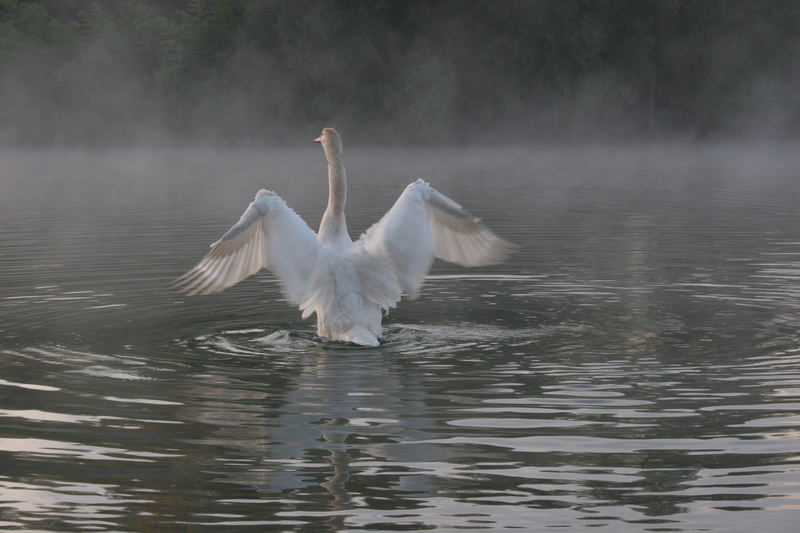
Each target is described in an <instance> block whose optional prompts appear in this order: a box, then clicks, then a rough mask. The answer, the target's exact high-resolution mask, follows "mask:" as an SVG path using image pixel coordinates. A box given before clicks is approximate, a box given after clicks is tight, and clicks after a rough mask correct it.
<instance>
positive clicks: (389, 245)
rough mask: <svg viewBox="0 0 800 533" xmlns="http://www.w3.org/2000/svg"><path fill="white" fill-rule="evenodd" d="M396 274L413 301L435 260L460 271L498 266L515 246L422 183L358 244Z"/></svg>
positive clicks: (407, 192)
mask: <svg viewBox="0 0 800 533" xmlns="http://www.w3.org/2000/svg"><path fill="white" fill-rule="evenodd" d="M359 243H361V244H362V245H363V247H364V249H365V250H366V251H367V252H368V253H369V254H370V255H372V256H374V257H377V258H379V259H381V260H383V261H385V262H387V263H388V264H389V265H391V267H392V268H393V269H394V271H395V274H396V275H397V277H398V280H399V281H400V284H401V286H402V287H403V289H404V290H405V291H406V292H408V293H409V294H410V296H411V297H412V298H413V297H414V296H416V294H417V293H418V291H419V288H420V286H421V285H422V282H423V280H424V278H425V275H426V274H427V273H428V270H430V267H431V263H433V259H434V257H438V258H440V259H444V260H445V261H450V262H451V263H457V264H459V265H463V266H481V265H491V264H494V263H499V262H500V261H502V260H503V259H505V257H506V256H507V255H508V253H509V252H510V250H511V248H512V247H513V245H512V244H511V243H509V242H508V241H506V240H504V239H502V238H500V237H498V236H497V235H495V234H494V233H492V232H491V231H490V230H489V229H488V228H487V227H486V226H484V225H483V224H481V223H480V219H478V218H477V217H475V216H473V215H471V214H470V213H469V212H467V211H466V210H465V209H464V208H463V207H461V206H460V205H459V204H457V203H456V202H454V201H453V200H451V199H450V198H448V197H447V196H445V195H443V194H442V193H440V192H439V191H437V190H436V189H434V188H433V187H431V186H430V185H428V184H427V183H425V182H424V181H422V180H417V181H415V182H414V183H412V184H411V185H409V186H408V187H406V190H405V191H403V194H401V195H400V198H398V200H397V202H395V204H394V205H393V206H392V208H391V209H390V210H389V212H388V213H386V215H384V217H383V218H382V219H381V220H380V221H379V222H378V223H377V224H375V225H374V226H372V227H371V228H369V229H368V230H367V232H366V233H364V235H362V236H361V238H360V239H359Z"/></svg>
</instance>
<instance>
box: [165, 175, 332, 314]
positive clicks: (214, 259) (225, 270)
mask: <svg viewBox="0 0 800 533" xmlns="http://www.w3.org/2000/svg"><path fill="white" fill-rule="evenodd" d="M318 247H319V244H318V242H317V237H316V234H315V233H314V232H313V231H312V230H311V228H309V227H308V225H307V224H306V223H305V222H303V220H302V219H301V218H300V217H299V216H298V215H297V213H295V212H294V211H293V210H292V209H290V208H289V207H288V206H287V205H286V202H284V201H283V199H282V198H280V197H279V196H278V195H276V194H275V193H272V192H269V191H264V190H261V191H259V193H258V195H257V196H256V199H255V200H254V201H253V202H252V203H251V204H250V205H249V206H248V207H247V209H246V210H245V212H244V213H243V214H242V216H241V218H240V219H239V221H238V222H237V223H236V224H234V225H233V227H231V229H229V230H228V231H227V232H226V233H225V234H224V235H223V236H222V237H221V238H220V239H219V240H218V241H217V242H215V243H214V244H212V245H211V250H209V252H208V254H206V256H205V257H204V258H203V259H202V260H201V261H200V262H199V263H197V265H195V266H194V267H193V268H192V269H190V270H189V271H188V272H187V273H186V274H184V275H183V276H181V277H180V278H178V279H177V280H175V282H174V283H173V285H174V286H176V287H178V288H179V290H180V291H181V292H185V293H187V294H189V295H194V294H211V293H214V292H220V291H222V290H225V289H227V288H228V287H231V286H233V285H236V284H237V283H239V282H240V281H242V280H243V279H245V278H247V277H249V276H251V275H253V274H255V273H256V272H258V271H259V270H261V269H262V268H265V267H268V268H270V269H272V270H273V272H274V273H275V274H276V275H277V277H278V278H279V280H280V281H281V286H282V288H283V289H284V292H285V293H286V295H287V297H289V298H290V299H292V300H299V299H301V298H302V297H303V295H304V293H305V291H306V284H307V281H308V278H309V276H310V269H311V268H312V267H313V263H314V259H315V258H316V254H317V249H318ZM268 250H269V253H267V252H268Z"/></svg>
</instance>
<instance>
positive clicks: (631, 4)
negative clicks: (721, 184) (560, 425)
mask: <svg viewBox="0 0 800 533" xmlns="http://www.w3.org/2000/svg"><path fill="white" fill-rule="evenodd" d="M328 124H333V125H337V126H338V127H340V128H342V129H346V130H347V131H348V137H349V138H351V139H353V138H355V139H357V140H360V141H381V140H383V141H390V140H396V141H403V142H406V141H411V142H506V141H508V140H509V139H515V140H518V141H526V140H536V139H573V138H579V139H580V138H595V137H598V136H599V137H603V138H625V137H631V136H642V135H650V136H669V135H686V136H693V137H703V136H712V135H731V136H766V137H769V136H794V135H797V134H798V132H800V4H798V3H797V2H796V0H727V1H721V0H717V1H715V0H710V1H709V0H527V1H523V0H473V1H463V0H420V1H416V2H405V1H402V0H373V1H370V2H358V1H353V0H293V1H288V0H283V1H278V0H0V141H3V142H6V143H9V142H26V143H45V142H56V143H76V142H98V143H99V142H161V141H163V140H166V139H172V140H188V141H193V140H194V141H196V140H204V141H212V142H234V143H243V142H287V141H292V140H293V139H295V137H296V136H299V135H304V136H305V135H307V134H308V133H309V132H310V131H312V130H316V129H317V128H319V127H320V126H321V125H328Z"/></svg>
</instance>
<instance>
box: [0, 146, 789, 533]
mask: <svg viewBox="0 0 800 533" xmlns="http://www.w3.org/2000/svg"><path fill="white" fill-rule="evenodd" d="M309 144H311V143H309ZM346 157H347V164H348V175H349V178H350V189H349V192H350V198H349V201H348V222H349V224H350V229H351V233H352V234H353V236H357V235H358V233H359V232H360V231H363V230H364V229H366V228H367V227H368V226H369V225H370V224H371V223H372V222H374V221H375V220H377V218H378V217H379V216H380V215H381V214H382V213H383V212H384V211H385V210H386V209H387V208H388V207H389V206H390V205H391V203H392V202H393V201H394V199H395V198H396V196H397V195H398V194H399V193H400V191H402V189H403V187H404V186H405V185H406V184H407V183H408V182H409V181H410V180H411V178H413V177H418V176H419V177H423V178H425V179H428V180H430V181H431V182H432V183H433V184H434V185H435V186H437V187H438V188H439V189H440V190H441V191H442V192H444V193H446V194H449V195H450V196H452V197H453V198H455V199H457V200H458V201H459V202H461V203H463V204H464V205H465V206H466V207H467V208H469V209H470V210H471V211H473V212H474V213H475V214H476V215H479V216H481V217H482V218H483V219H484V220H485V221H486V223H487V224H488V225H489V226H490V227H492V228H493V229H494V230H495V231H497V232H498V233H499V234H501V235H503V236H504V237H506V238H508V239H510V240H512V241H514V242H515V243H517V244H518V245H519V246H520V248H519V250H518V251H517V253H516V254H515V255H514V256H513V257H512V258H511V260H510V261H508V262H507V263H504V264H502V265H497V266H493V267H486V268H481V269H462V268H459V267H455V266H452V265H447V264H443V263H439V264H437V265H436V266H435V268H434V270H433V272H432V273H431V276H430V278H429V279H428V280H427V282H426V285H425V287H424V289H423V293H422V296H421V297H420V299H418V300H416V301H410V302H403V303H401V305H400V307H398V308H397V309H395V310H393V311H392V312H391V313H389V315H388V316H387V317H386V319H385V322H384V323H385V325H386V332H385V339H384V343H383V345H382V346H381V347H379V348H376V349H364V348H354V347H348V346H342V345H337V344H331V343H326V342H323V341H321V340H320V339H317V338H315V336H314V330H313V324H312V323H311V322H309V321H303V320H301V319H300V317H299V312H297V311H296V310H295V309H292V308H291V307H290V306H288V305H287V304H286V303H285V302H284V301H283V300H282V298H281V296H280V291H279V290H278V287H277V285H276V283H275V281H274V279H273V278H271V277H270V276H269V275H267V274H262V275H257V276H254V277H253V278H251V279H248V280H246V281H245V282H243V283H242V284H240V285H239V286H237V287H234V288H232V289H230V290H228V291H225V292H223V293H221V294H218V295H213V296H208V297H195V298H187V297H184V296H181V295H178V294H176V293H174V292H171V291H169V289H168V288H167V283H168V282H169V281H170V280H172V279H174V278H175V277H176V276H177V275H179V274H180V273H181V272H183V271H184V270H185V269H186V268H188V267H189V266H191V265H192V264H193V263H194V262H195V261H196V260H197V259H198V258H199V257H201V256H202V254H203V253H205V251H206V250H207V245H208V243H210V242H212V241H214V240H215V239H216V238H217V237H218V236H219V235H220V234H221V233H222V232H223V231H225V230H226V229H227V228H228V227H229V226H230V225H231V224H232V223H233V222H235V220H236V219H237V217H238V216H239V214H240V213H241V211H242V210H243V209H244V207H245V206H246V204H247V202H249V201H250V199H251V198H252V196H253V194H254V193H255V191H257V190H258V189H259V188H261V187H269V188H272V189H274V190H275V191H277V192H278V193H279V194H281V195H282V196H283V197H284V198H285V199H286V200H287V202H288V203H289V204H290V205H291V206H292V207H294V208H295V209H296V210H297V211H298V213H300V214H301V215H302V216H303V217H304V218H305V219H306V220H308V221H309V223H310V224H311V225H312V226H314V227H315V226H316V224H317V223H318V220H319V218H320V216H321V210H322V208H323V206H324V204H325V194H326V190H325V174H324V162H323V158H322V154H321V153H319V148H318V147H317V146H310V147H309V148H308V149H289V150H280V149H268V150H252V149H222V150H216V151H211V150H205V149H202V150H201V149H182V150H172V149H160V150H145V149H120V150H98V151H86V150H72V149H61V150H52V149H47V150H24V151H23V150H16V151H4V152H2V153H0V211H1V212H2V213H3V214H4V215H3V231H2V232H1V233H0V273H1V274H0V275H1V276H2V285H1V286H0V339H1V340H0V529H3V530H7V531H86V530H95V531H159V532H171V531H206V530H208V531H212V530H213V531H219V530H225V531H314V532H318V531H331V532H333V531H355V530H371V531H397V530H407V531H420V530H436V531H456V530H465V529H466V530H473V529H488V530H501V529H507V528H521V529H523V530H545V529H549V528H552V527H564V528H570V529H576V530H583V529H584V528H586V527H589V526H592V527H597V528H600V529H602V530H608V531H631V532H633V531H643V530H645V531H648V530H664V529H670V530H674V531H696V530H698V529H706V530H714V531H726V532H748V533H749V532H751V531H753V530H754V529H760V530H764V531H770V532H790V531H794V530H795V529H796V523H797V521H796V516H797V510H798V506H800V501H798V495H800V472H799V471H798V470H799V466H798V455H797V450H798V449H800V441H798V433H797V429H796V428H797V424H798V420H797V409H798V402H797V397H798V394H800V353H799V352H798V346H799V344H798V341H800V338H799V337H798V329H797V323H798V318H800V306H799V305H798V282H800V260H799V259H798V258H799V257H800V239H799V238H798V235H799V234H800V208H798V205H799V204H798V202H797V201H796V199H797V197H798V193H799V192H800V190H798V188H800V182H798V181H797V179H796V169H797V168H798V164H799V163H800V161H798V159H800V155H798V152H797V151H796V150H795V149H794V146H792V145H790V144H786V145H782V146H780V145H771V146H761V147H756V146H748V145H742V144H727V145H695V146H685V145H684V146H681V145H650V146H641V145H639V146H623V145H617V146H608V145H594V146H582V147H558V146H545V147H527V148H525V149H513V148H472V149H420V148H411V149H380V150H375V149H361V148H357V147H354V148H350V149H348V150H347V152H346ZM532 524H533V525H532ZM532 528H533V529H532Z"/></svg>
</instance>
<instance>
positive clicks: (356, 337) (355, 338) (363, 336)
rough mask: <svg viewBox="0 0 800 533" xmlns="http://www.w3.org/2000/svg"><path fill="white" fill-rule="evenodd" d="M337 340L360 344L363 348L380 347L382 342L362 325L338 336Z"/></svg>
mask: <svg viewBox="0 0 800 533" xmlns="http://www.w3.org/2000/svg"><path fill="white" fill-rule="evenodd" d="M336 337H337V339H336V340H341V341H345V342H352V343H353V344H360V345H361V346H378V345H380V341H378V338H377V337H376V336H375V335H373V334H372V333H370V332H369V330H368V329H367V328H365V327H364V326H361V325H356V326H353V327H352V328H350V329H349V330H347V331H345V332H344V333H341V334H339V335H337V336H336Z"/></svg>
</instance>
